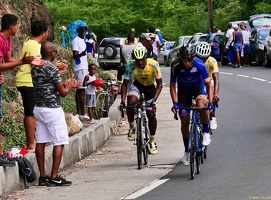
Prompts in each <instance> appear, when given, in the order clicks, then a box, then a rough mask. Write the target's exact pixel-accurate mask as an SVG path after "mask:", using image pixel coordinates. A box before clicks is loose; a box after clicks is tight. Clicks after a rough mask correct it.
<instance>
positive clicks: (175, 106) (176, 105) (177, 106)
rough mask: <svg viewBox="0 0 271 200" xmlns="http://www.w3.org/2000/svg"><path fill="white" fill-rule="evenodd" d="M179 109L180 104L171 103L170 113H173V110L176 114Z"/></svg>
mask: <svg viewBox="0 0 271 200" xmlns="http://www.w3.org/2000/svg"><path fill="white" fill-rule="evenodd" d="M180 107H181V106H180V104H179V103H176V102H175V103H173V106H172V108H171V111H172V112H174V110H175V111H176V112H178V110H180Z"/></svg>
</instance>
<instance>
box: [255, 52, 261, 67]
mask: <svg viewBox="0 0 271 200" xmlns="http://www.w3.org/2000/svg"><path fill="white" fill-rule="evenodd" d="M255 57H256V58H255V60H256V66H262V65H263V61H262V60H260V59H259V56H258V53H256V54H255Z"/></svg>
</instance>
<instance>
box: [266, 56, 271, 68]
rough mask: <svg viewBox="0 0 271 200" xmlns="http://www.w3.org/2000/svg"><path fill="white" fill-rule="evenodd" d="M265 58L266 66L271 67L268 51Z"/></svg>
mask: <svg viewBox="0 0 271 200" xmlns="http://www.w3.org/2000/svg"><path fill="white" fill-rule="evenodd" d="M265 60H266V63H265V66H266V67H269V68H270V67H271V60H269V59H268V57H267V53H265Z"/></svg>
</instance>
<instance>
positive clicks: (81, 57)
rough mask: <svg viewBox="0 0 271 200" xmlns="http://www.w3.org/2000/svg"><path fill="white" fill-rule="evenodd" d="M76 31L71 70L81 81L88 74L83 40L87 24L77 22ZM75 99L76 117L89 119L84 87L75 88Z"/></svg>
mask: <svg viewBox="0 0 271 200" xmlns="http://www.w3.org/2000/svg"><path fill="white" fill-rule="evenodd" d="M76 31H77V33H78V36H77V37H75V38H74V39H73V41H72V53H73V70H74V75H75V78H76V80H78V81H79V82H81V83H83V81H84V78H85V76H86V75H88V61H87V53H86V48H87V46H86V43H85V41H84V36H85V34H86V32H87V25H86V24H85V23H83V22H81V23H79V24H78V26H77V29H76ZM75 101H76V110H77V115H78V117H79V118H80V119H85V120H89V117H88V116H87V115H86V114H85V87H78V88H77V89H76V94H75Z"/></svg>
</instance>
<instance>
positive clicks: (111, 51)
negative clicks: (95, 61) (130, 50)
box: [104, 44, 117, 59]
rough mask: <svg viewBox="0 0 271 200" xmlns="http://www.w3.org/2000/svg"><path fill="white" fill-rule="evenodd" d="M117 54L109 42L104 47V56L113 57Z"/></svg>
mask: <svg viewBox="0 0 271 200" xmlns="http://www.w3.org/2000/svg"><path fill="white" fill-rule="evenodd" d="M116 55H117V49H116V47H115V46H114V45H112V44H109V45H107V46H106V47H105V48H104V56H105V57H106V58H108V59H112V58H115V57H116Z"/></svg>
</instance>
